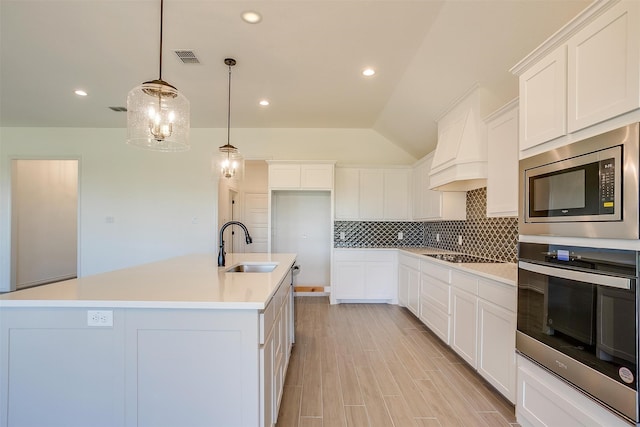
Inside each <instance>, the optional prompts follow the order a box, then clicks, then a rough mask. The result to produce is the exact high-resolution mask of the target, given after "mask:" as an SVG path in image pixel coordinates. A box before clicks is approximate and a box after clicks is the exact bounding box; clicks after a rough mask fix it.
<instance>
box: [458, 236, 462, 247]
mask: <svg viewBox="0 0 640 427" xmlns="http://www.w3.org/2000/svg"><path fill="white" fill-rule="evenodd" d="M458 245H460V246H462V236H458Z"/></svg>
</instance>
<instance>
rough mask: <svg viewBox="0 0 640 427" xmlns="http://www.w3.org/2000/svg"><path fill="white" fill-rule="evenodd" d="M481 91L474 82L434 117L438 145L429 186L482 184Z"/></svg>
mask: <svg viewBox="0 0 640 427" xmlns="http://www.w3.org/2000/svg"><path fill="white" fill-rule="evenodd" d="M485 94H486V92H484V91H483V89H481V88H479V87H478V86H477V85H475V86H474V87H473V88H471V90H469V91H468V92H467V93H466V94H465V95H464V96H463V97H462V98H460V99H459V100H458V101H456V102H455V103H454V105H453V106H452V107H451V108H450V109H449V110H447V112H446V113H445V114H444V115H443V116H442V117H441V118H440V119H439V120H438V145H437V146H436V152H435V155H434V158H433V165H432V167H431V171H430V173H429V180H430V188H431V189H433V190H439V191H469V190H475V189H476V188H481V187H486V185H487V128H486V125H485V123H484V121H483V120H482V115H483V113H484V112H485V111H484V110H485V109H483V108H482V107H488V106H487V105H484V104H485V103H484V100H485V99H486V96H484V95H485ZM489 111H491V110H489Z"/></svg>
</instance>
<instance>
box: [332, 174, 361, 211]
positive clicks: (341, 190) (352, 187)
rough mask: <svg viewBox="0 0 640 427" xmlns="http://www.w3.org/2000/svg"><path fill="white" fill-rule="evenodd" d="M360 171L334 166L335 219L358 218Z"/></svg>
mask: <svg viewBox="0 0 640 427" xmlns="http://www.w3.org/2000/svg"><path fill="white" fill-rule="evenodd" d="M359 195H360V171H359V170H358V169H351V168H336V191H335V198H336V199H335V200H336V201H335V203H336V219H339V220H356V219H358V218H359V209H358V207H359V203H360V196H359Z"/></svg>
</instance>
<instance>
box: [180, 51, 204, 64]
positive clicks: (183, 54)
mask: <svg viewBox="0 0 640 427" xmlns="http://www.w3.org/2000/svg"><path fill="white" fill-rule="evenodd" d="M174 52H175V53H176V55H177V56H178V58H179V59H180V61H182V62H183V63H184V64H199V63H200V60H199V59H198V57H197V56H196V54H195V53H193V51H192V50H174Z"/></svg>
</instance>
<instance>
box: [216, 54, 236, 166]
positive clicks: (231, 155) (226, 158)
mask: <svg viewBox="0 0 640 427" xmlns="http://www.w3.org/2000/svg"><path fill="white" fill-rule="evenodd" d="M224 63H225V64H226V65H227V66H228V67H229V96H228V98H227V107H228V108H227V143H226V144H225V145H222V146H220V147H219V148H218V150H219V151H220V173H221V174H222V177H223V178H233V177H235V176H236V175H237V174H238V171H239V169H240V167H241V165H242V156H241V155H240V153H239V152H238V149H237V148H236V147H234V146H233V145H231V138H230V136H231V67H233V66H234V65H236V60H235V59H233V58H225V60H224Z"/></svg>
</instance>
